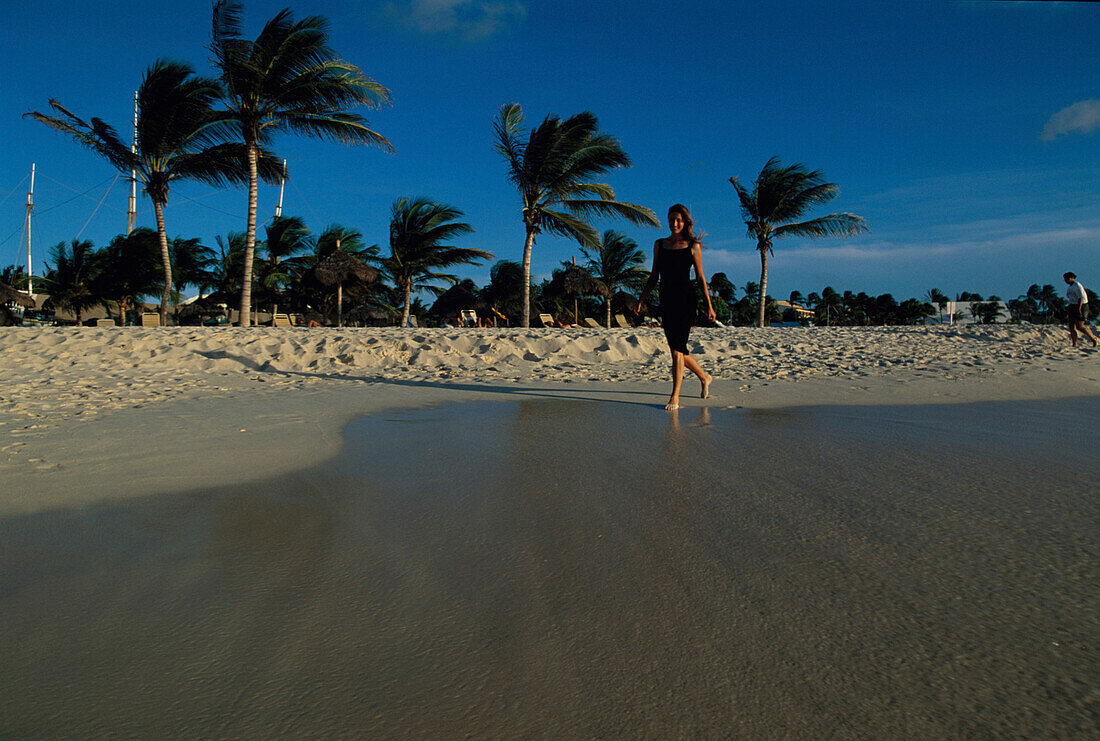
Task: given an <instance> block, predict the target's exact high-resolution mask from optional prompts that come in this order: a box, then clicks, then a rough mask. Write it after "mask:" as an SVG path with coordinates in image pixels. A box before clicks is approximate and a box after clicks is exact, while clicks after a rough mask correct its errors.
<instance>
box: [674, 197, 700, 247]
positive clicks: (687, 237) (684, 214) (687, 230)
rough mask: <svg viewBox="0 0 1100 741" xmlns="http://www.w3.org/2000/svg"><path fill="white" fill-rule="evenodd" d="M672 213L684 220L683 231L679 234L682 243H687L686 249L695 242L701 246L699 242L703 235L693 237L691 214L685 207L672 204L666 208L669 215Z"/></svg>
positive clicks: (693, 228) (693, 225)
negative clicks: (682, 240)
mask: <svg viewBox="0 0 1100 741" xmlns="http://www.w3.org/2000/svg"><path fill="white" fill-rule="evenodd" d="M673 211H675V212H676V213H678V214H680V218H682V219H683V220H684V230H683V231H682V232H680V234H681V235H682V237H683V239H684V241H686V242H687V243H688V247H690V246H692V245H694V244H695V243H696V242H699V245H700V246H702V244H703V243H702V242H700V241H699V240H700V237H703V236H705V235H703V234H700V235H699V236H698V237H697V236H695V220H694V219H692V218H691V213H690V212H689V211H688V210H687V206H685V205H684V204H682V203H674V204H672V205H671V206H669V207H668V212H669V213H670V214H671V213H672V212H673Z"/></svg>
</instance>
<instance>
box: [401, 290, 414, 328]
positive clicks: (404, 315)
mask: <svg viewBox="0 0 1100 741" xmlns="http://www.w3.org/2000/svg"><path fill="white" fill-rule="evenodd" d="M401 292H402V293H403V294H404V295H405V303H404V308H402V309H401V327H402V328H405V327H407V326H408V324H409V305H410V304H411V303H412V281H408V282H407V283H405V284H404V285H402V286H401Z"/></svg>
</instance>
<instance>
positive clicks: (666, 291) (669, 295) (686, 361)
mask: <svg viewBox="0 0 1100 741" xmlns="http://www.w3.org/2000/svg"><path fill="white" fill-rule="evenodd" d="M694 226H695V222H693V221H692V220H691V214H690V213H688V210H687V208H686V207H684V206H682V205H680V204H679V203H677V204H676V205H674V206H671V207H669V209H668V229H669V235H668V236H667V237H664V238H663V239H658V240H657V241H656V242H654V243H653V270H652V271H650V274H649V280H648V281H647V282H646V284H645V288H644V289H643V290H642V295H641V297H640V298H639V299H638V306H637V309H636V313H638V314H641V313H642V312H644V311H645V301H646V299H647V298H648V297H649V294H650V292H652V291H653V287H654V286H655V285H657V281H658V280H660V286H661V288H660V298H661V308H660V311H661V326H662V327H663V328H664V330H665V339H667V340H668V349H669V352H670V353H671V354H672V396H670V397H669V399H668V404H666V405H665V409H667V410H670V411H671V410H673V409H679V408H680V385H681V384H682V383H683V381H684V368H685V367H686V368H687V369H688V370H689V371H691V372H692V373H694V374H695V375H696V376H698V377H699V383H700V392H699V398H701V399H705V398H707V397H708V396H709V395H710V382H711V381H712V380H713V379H712V378H711V375H710V374H709V373H707V372H706V371H704V370H703V369H702V368H700V367H699V364H698V363H697V362H695V358H693V357H691V354H690V353H689V352H688V349H687V341H688V333H689V332H690V331H691V325H692V323H693V322H694V321H695V311H696V307H695V287H694V286H692V285H691V269H692V268H693V267H694V268H695V279H696V280H697V281H698V282H699V287H700V288H702V289H703V297H704V298H705V299H706V302H707V318H708V319H710V320H711V321H714V306H713V305H711V303H710V292H709V291H708V290H707V280H706V278H705V277H704V276H703V258H702V252H703V244H702V243H701V242H700V241H699V239H698V238H697V237H696V236H695V232H694Z"/></svg>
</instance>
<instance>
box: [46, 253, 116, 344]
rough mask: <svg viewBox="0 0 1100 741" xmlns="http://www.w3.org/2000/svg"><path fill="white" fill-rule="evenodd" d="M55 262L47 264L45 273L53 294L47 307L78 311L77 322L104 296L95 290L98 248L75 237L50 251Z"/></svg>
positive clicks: (100, 301)
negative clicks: (66, 243)
mask: <svg viewBox="0 0 1100 741" xmlns="http://www.w3.org/2000/svg"><path fill="white" fill-rule="evenodd" d="M50 256H51V258H52V259H53V264H52V265H47V266H46V274H45V276H44V279H45V283H46V286H47V288H48V289H49V291H50V297H49V298H48V299H46V303H45V306H44V308H46V309H54V310H56V309H61V310H62V311H68V312H71V313H73V314H75V315H76V323H77V324H80V323H81V322H82V321H83V318H84V317H83V314H84V312H85V311H87V310H88V309H91V308H92V307H94V306H98V305H99V304H100V303H102V299H101V298H100V296H99V295H98V294H97V293H96V291H95V283H94V281H95V275H96V271H97V265H96V249H95V245H93V244H92V243H91V242H89V241H88V240H84V241H83V242H81V241H78V240H75V239H74V240H73V241H72V242H70V243H69V246H68V247H66V246H65V243H64V242H59V243H58V244H56V245H54V247H53V249H52V250H51V251H50Z"/></svg>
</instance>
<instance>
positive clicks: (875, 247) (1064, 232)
mask: <svg viewBox="0 0 1100 741" xmlns="http://www.w3.org/2000/svg"><path fill="white" fill-rule="evenodd" d="M1098 241H1100V227H1071V228H1066V229H1051V230H1047V231H1035V232H1014V233H1011V234H1004V235H998V236H996V237H994V238H992V239H984V240H975V239H967V240H959V241H953V242H949V241H938V240H929V241H928V242H888V241H881V242H873V243H869V244H860V245H855V244H831V245H830V244H814V245H800V246H792V247H790V248H784V245H783V243H782V242H777V243H776V245H775V253H774V256H773V257H772V258H771V259H769V263H772V261H773V260H777V259H781V260H783V261H786V262H787V263H788V264H791V263H796V262H799V261H803V262H806V261H818V260H825V261H832V260H854V261H858V262H861V263H872V262H879V263H882V262H898V263H911V262H917V261H922V260H928V259H932V258H939V259H942V258H945V257H950V256H956V257H961V256H964V255H970V256H973V257H982V258H987V259H997V260H1012V259H1017V258H1018V256H1020V255H1022V254H1033V253H1035V252H1036V251H1039V250H1043V249H1049V248H1050V247H1051V246H1053V245H1062V246H1077V247H1086V246H1088V245H1091V244H1095V243H1096V242H1098ZM744 244H745V249H744V250H735V249H725V248H724V247H722V248H718V249H712V250H710V251H709V252H708V253H707V260H708V261H709V262H712V263H715V264H718V265H719V266H722V267H726V266H728V267H733V266H740V267H744V266H747V265H758V264H759V262H760V256H759V255H758V254H757V252H756V250H755V249H753V243H752V242H751V241H750V240H748V239H746V240H745V242H744Z"/></svg>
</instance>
